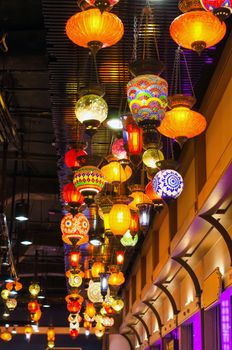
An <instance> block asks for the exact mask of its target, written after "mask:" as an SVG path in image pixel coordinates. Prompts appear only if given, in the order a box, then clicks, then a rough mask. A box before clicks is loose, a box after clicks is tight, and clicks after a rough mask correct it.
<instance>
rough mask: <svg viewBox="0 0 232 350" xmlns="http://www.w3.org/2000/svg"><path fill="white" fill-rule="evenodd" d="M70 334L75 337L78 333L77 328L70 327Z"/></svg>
mask: <svg viewBox="0 0 232 350" xmlns="http://www.w3.org/2000/svg"><path fill="white" fill-rule="evenodd" d="M69 334H70V336H71V337H72V338H73V339H75V338H76V337H78V335H79V332H78V330H77V329H70V332H69Z"/></svg>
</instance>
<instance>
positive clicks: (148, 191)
mask: <svg viewBox="0 0 232 350" xmlns="http://www.w3.org/2000/svg"><path fill="white" fill-rule="evenodd" d="M145 193H146V195H147V196H148V197H149V198H150V200H151V201H152V202H153V203H160V202H161V201H162V198H161V197H160V196H158V194H157V193H156V192H155V191H154V188H153V186H152V181H149V182H148V184H147V186H146V187H145Z"/></svg>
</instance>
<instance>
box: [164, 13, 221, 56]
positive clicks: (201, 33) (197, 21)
mask: <svg viewBox="0 0 232 350" xmlns="http://www.w3.org/2000/svg"><path fill="white" fill-rule="evenodd" d="M225 34H226V25H225V23H224V22H221V21H220V20H219V19H218V18H217V17H216V16H214V14H213V13H211V12H206V11H190V12H186V13H184V14H183V15H180V16H179V17H177V18H175V19H174V21H173V22H172V24H171V26H170V35H171V37H172V39H173V40H174V41H175V42H176V43H177V44H178V45H180V46H182V47H184V48H186V49H190V50H195V51H198V52H201V51H202V50H203V49H204V48H208V47H211V46H214V45H216V44H217V43H218V42H219V41H221V40H222V39H223V37H224V35H225Z"/></svg>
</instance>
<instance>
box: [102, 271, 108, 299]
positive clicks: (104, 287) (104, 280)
mask: <svg viewBox="0 0 232 350" xmlns="http://www.w3.org/2000/svg"><path fill="white" fill-rule="evenodd" d="M109 277H110V274H109V273H101V274H100V285H101V295H102V296H103V297H105V296H106V295H107V293H108V286H109V283H108V280H109Z"/></svg>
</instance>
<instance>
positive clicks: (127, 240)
mask: <svg viewBox="0 0 232 350" xmlns="http://www.w3.org/2000/svg"><path fill="white" fill-rule="evenodd" d="M138 240H139V237H138V235H137V234H136V235H133V236H132V235H131V233H130V231H129V230H128V231H127V232H126V233H125V234H124V235H123V237H122V238H121V239H120V242H121V244H122V245H123V246H124V247H134V246H135V245H136V244H137V242H138Z"/></svg>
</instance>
